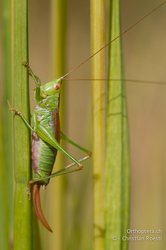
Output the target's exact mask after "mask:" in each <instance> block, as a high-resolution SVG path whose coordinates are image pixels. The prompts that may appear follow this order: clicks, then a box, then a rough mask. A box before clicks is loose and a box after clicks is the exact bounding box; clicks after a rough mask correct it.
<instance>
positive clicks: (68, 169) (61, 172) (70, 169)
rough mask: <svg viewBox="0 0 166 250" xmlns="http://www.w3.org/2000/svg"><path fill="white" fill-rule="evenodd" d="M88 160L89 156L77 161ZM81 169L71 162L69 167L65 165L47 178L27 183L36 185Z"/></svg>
mask: <svg viewBox="0 0 166 250" xmlns="http://www.w3.org/2000/svg"><path fill="white" fill-rule="evenodd" d="M89 158H90V156H89V155H86V156H84V157H83V158H81V159H79V160H78V161H79V162H83V161H85V160H87V159H89ZM81 166H82V165H81ZM82 169H83V166H82V167H79V166H78V165H77V164H76V163H75V162H72V163H70V164H69V165H67V166H66V167H65V168H63V169H61V170H58V171H56V172H54V173H52V174H51V175H49V176H47V177H45V178H41V179H37V180H31V181H30V182H29V184H30V185H33V184H34V183H38V182H40V181H42V180H47V179H51V178H53V177H56V176H60V175H64V174H69V173H73V172H76V171H79V170H82Z"/></svg>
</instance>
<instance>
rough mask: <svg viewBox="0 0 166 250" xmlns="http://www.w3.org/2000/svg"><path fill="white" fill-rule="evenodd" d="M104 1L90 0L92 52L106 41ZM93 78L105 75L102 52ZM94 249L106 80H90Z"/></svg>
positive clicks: (99, 225)
mask: <svg viewBox="0 0 166 250" xmlns="http://www.w3.org/2000/svg"><path fill="white" fill-rule="evenodd" d="M104 21H105V13H104V1H103V0H100V1H95V0H91V39H92V53H94V52H96V51H97V50H98V49H100V48H101V47H102V46H103V45H104V44H105V23H104ZM92 78H93V79H104V78H105V53H104V51H102V52H101V53H99V54H97V55H96V56H95V57H94V58H93V59H92ZM92 92H93V150H92V152H93V175H94V249H95V250H102V249H104V204H103V197H104V171H105V83H103V81H101V82H99V81H96V82H95V81H93V83H92Z"/></svg>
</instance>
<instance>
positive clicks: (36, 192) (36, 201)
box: [33, 184, 53, 232]
mask: <svg viewBox="0 0 166 250" xmlns="http://www.w3.org/2000/svg"><path fill="white" fill-rule="evenodd" d="M33 206H34V210H35V213H36V216H37V218H38V219H39V220H40V222H41V223H42V225H43V226H44V227H45V228H46V229H47V230H48V231H50V232H53V231H52V229H51V227H50V226H49V224H48V222H47V220H46V218H45V217H44V215H43V212H42V209H41V203H40V185H39V184H34V185H33Z"/></svg>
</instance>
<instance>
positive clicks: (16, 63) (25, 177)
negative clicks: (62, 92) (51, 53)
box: [12, 0, 32, 250]
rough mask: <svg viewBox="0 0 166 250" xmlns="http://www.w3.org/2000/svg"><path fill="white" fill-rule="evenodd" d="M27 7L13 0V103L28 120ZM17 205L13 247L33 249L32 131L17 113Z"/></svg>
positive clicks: (15, 130)
mask: <svg viewBox="0 0 166 250" xmlns="http://www.w3.org/2000/svg"><path fill="white" fill-rule="evenodd" d="M27 15H28V10H27V1H26V0H13V1H12V42H13V44H12V63H13V66H12V88H13V103H12V105H13V106H14V107H15V108H17V109H18V110H20V111H21V112H22V113H23V114H24V116H25V117H26V119H27V120H28V121H29V85H28V74H27V70H26V69H25V68H24V67H23V66H22V63H23V62H25V61H28V18H27ZM14 163H15V169H14V172H15V207H14V249H15V250H31V249H32V237H31V234H32V228H31V225H32V223H31V202H30V201H29V200H28V197H27V184H28V181H29V179H30V133H29V129H28V128H26V126H25V124H24V123H23V122H22V120H21V119H20V117H17V116H16V117H14Z"/></svg>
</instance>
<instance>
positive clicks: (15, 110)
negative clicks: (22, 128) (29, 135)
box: [8, 101, 34, 131]
mask: <svg viewBox="0 0 166 250" xmlns="http://www.w3.org/2000/svg"><path fill="white" fill-rule="evenodd" d="M8 106H9V110H10V111H11V112H13V113H14V115H15V116H16V115H18V116H19V117H20V118H21V119H22V121H23V122H24V123H25V125H26V126H27V127H28V128H29V129H30V130H32V131H34V129H33V128H32V127H31V125H30V124H29V122H28V121H27V120H26V119H25V117H24V116H23V114H22V113H21V112H20V111H19V110H17V109H15V108H13V107H11V105H10V103H9V101H8Z"/></svg>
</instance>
